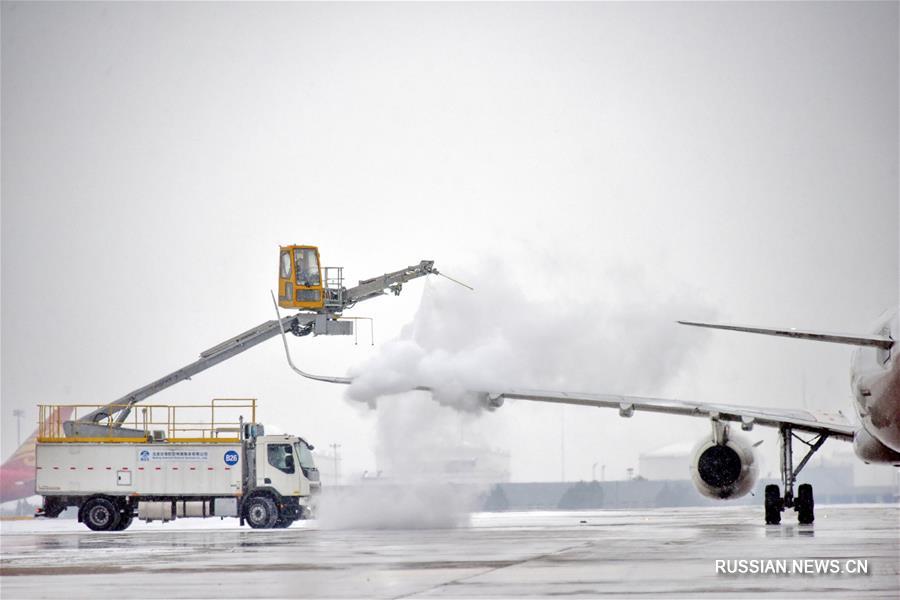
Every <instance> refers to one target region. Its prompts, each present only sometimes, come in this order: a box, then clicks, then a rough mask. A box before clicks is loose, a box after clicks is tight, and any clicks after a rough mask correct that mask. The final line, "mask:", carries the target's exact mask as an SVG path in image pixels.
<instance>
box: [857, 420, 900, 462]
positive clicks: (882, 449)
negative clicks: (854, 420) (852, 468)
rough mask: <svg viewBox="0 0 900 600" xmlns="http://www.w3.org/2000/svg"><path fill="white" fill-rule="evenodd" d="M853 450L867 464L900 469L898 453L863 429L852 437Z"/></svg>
mask: <svg viewBox="0 0 900 600" xmlns="http://www.w3.org/2000/svg"><path fill="white" fill-rule="evenodd" d="M853 450H854V451H855V452H856V455H857V456H858V457H860V458H861V459H863V460H864V461H865V462H867V463H870V462H876V463H891V464H892V465H894V466H895V467H900V452H896V451H894V450H891V449H890V448H888V447H887V446H885V445H884V444H882V443H881V442H880V441H878V440H876V439H875V438H874V437H872V434H870V433H869V432H868V431H866V430H865V429H860V430H859V431H857V432H856V435H854V436H853Z"/></svg>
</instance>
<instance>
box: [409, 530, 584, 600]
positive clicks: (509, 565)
mask: <svg viewBox="0 0 900 600" xmlns="http://www.w3.org/2000/svg"><path fill="white" fill-rule="evenodd" d="M591 545H593V542H590V541H589V542H582V543H580V544H573V545H571V546H566V547H565V548H560V549H559V550H554V551H553V552H545V553H544V554H539V555H537V556H529V557H528V558H523V559H522V560H517V561H514V562H510V563H509V564H506V565H502V566H497V567H489V568H487V569H485V570H484V571H481V572H479V573H473V574H472V575H465V576H464V577H457V578H456V579H451V580H450V581H444V582H442V583H439V584H437V585H433V586H431V587H429V588H426V589H424V590H418V591H416V592H410V593H408V594H403V595H400V596H394V597H393V598H392V600H403V599H404V598H413V597H415V596H418V595H419V594H424V593H427V592H430V591H432V590H436V589H438V588H442V587H444V586H445V585H452V584H455V583H460V582H462V581H465V580H466V579H471V578H473V577H481V576H482V575H487V574H488V573H493V572H494V571H499V570H501V569H508V568H510V567H518V566H519V565H524V564H525V563H528V562H531V561H533V560H540V559H542V558H547V557H549V556H553V555H556V554H561V553H563V552H568V551H569V550H573V549H575V548H584V547H587V546H591Z"/></svg>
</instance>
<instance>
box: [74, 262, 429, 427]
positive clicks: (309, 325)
mask: <svg viewBox="0 0 900 600" xmlns="http://www.w3.org/2000/svg"><path fill="white" fill-rule="evenodd" d="M321 271H322V270H321V269H320V268H319V264H318V249H317V248H315V247H314V246H284V247H282V248H281V262H280V272H279V304H280V305H281V306H283V307H286V308H300V309H301V312H298V313H297V314H294V315H292V316H288V317H284V318H282V319H280V321H279V320H272V321H266V322H265V323H262V324H260V325H257V326H256V327H254V328H252V329H249V330H247V331H245V332H244V333H241V334H240V335H237V336H234V337H232V338H229V339H227V340H225V341H224V342H222V343H220V344H216V345H215V346H213V347H212V348H209V349H208V350H204V351H203V352H201V353H200V357H199V358H198V359H197V360H195V361H194V362H192V363H190V364H188V365H185V366H183V367H181V368H180V369H178V370H176V371H173V372H171V373H169V374H168V375H165V376H163V377H160V378H159V379H157V380H155V381H152V382H150V383H148V384H146V385H144V386H142V387H140V388H138V389H136V390H134V391H132V392H129V393H128V394H125V395H124V396H122V397H121V398H118V399H116V400H114V401H113V402H110V403H109V404H106V405H104V406H102V407H100V408H98V409H96V410H94V411H93V412H91V413H88V414H86V415H84V416H82V417H80V418H78V419H77V420H75V421H66V422H65V423H64V426H63V427H64V430H65V433H66V436H67V437H84V438H96V437H108V436H110V435H113V434H114V435H115V436H116V437H144V436H145V435H146V434H145V432H144V431H142V430H131V429H127V428H124V427H123V426H122V425H123V424H124V423H125V420H126V419H127V418H128V416H129V414H131V410H132V408H133V407H134V405H135V404H137V403H138V402H141V401H142V400H146V399H147V398H149V397H150V396H152V395H154V394H157V393H159V392H161V391H163V390H165V389H166V388H169V387H171V386H173V385H175V384H176V383H178V382H180V381H184V380H185V379H190V378H191V377H193V376H194V375H196V374H198V373H202V372H203V371H205V370H206V369H209V368H210V367H212V366H214V365H217V364H219V363H221V362H224V361H226V360H228V359H229V358H232V357H234V356H237V355H238V354H241V353H242V352H245V351H246V350H249V349H250V348H252V347H254V346H256V345H257V344H260V343H262V342H264V341H266V340H268V339H269V338H272V337H275V336H277V335H279V334H280V333H281V331H282V330H284V331H290V332H291V333H293V334H294V335H297V336H304V335H309V334H313V335H351V334H352V333H353V322H352V321H347V320H340V317H341V313H342V312H343V311H344V310H345V309H349V308H352V307H353V306H354V305H355V304H356V303H358V302H362V301H363V300H369V299H370V298H376V297H378V296H382V295H384V294H386V293H388V292H391V293H392V294H394V295H398V294H400V291H401V290H402V288H403V284H404V283H406V282H408V281H411V280H413V279H417V278H419V277H423V276H425V275H429V274H435V275H438V274H439V273H438V270H437V269H435V268H434V261H432V260H423V261H421V262H419V264H417V265H412V266H409V267H406V268H405V269H400V270H398V271H393V272H391V273H385V274H384V275H379V276H378V277H373V278H371V279H365V280H362V281H360V282H359V284H358V285H356V286H354V287H351V288H346V287H344V286H343V276H342V267H326V268H325V276H324V277H323V276H322V272H321ZM316 294H318V295H316Z"/></svg>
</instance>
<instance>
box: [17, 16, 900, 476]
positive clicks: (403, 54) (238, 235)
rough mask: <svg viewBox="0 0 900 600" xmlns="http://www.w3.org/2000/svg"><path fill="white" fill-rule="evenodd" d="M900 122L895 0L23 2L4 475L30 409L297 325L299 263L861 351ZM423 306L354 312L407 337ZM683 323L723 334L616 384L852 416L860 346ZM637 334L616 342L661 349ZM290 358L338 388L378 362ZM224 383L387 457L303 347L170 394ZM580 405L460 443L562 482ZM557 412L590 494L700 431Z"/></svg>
mask: <svg viewBox="0 0 900 600" xmlns="http://www.w3.org/2000/svg"><path fill="white" fill-rule="evenodd" d="M898 108H900V105H898V5H897V4H896V3H849V4H842V3H793V4H778V3H759V4H735V3H721V4H712V5H711V4H700V3H692V4H679V3H666V4H650V3H636V4H599V3H598V4H592V3H578V4H538V3H528V4H512V3H505V4H406V3H402V4H384V5H383V4H375V3H372V4H328V5H323V4H257V3H252V4H238V3H227V4H225V3H202V4H182V3H176V4H124V3H123V4H88V3H71V4H46V3H40V4H37V3H34V4H20V3H8V2H4V3H3V5H2V410H0V418H2V428H0V432H2V436H3V439H2V450H3V456H4V457H6V456H8V455H9V454H10V453H11V452H12V450H13V449H14V446H15V419H13V418H11V411H12V410H13V409H14V408H22V409H25V410H26V411H27V414H28V416H29V420H30V422H29V424H28V426H25V425H24V424H23V430H28V431H29V432H30V430H31V428H32V427H31V422H33V420H35V419H36V416H37V411H36V408H35V405H36V404H38V403H60V402H69V403H71V402H84V403H94V402H96V403H104V402H108V401H111V400H113V399H115V398H117V397H119V396H120V395H122V394H124V393H126V392H128V391H129V390H132V389H134V388H136V387H139V386H140V385H143V384H144V383H146V382H148V381H150V380H152V379H155V378H156V377H158V376H161V375H163V374H165V373H168V372H169V371H171V370H174V369H175V368H177V367H179V366H181V365H183V364H185V363H187V362H189V361H191V360H193V359H194V358H195V357H196V355H197V353H198V352H200V351H201V350H203V349H205V348H207V347H210V346H212V345H214V344H215V343H218V342H219V341H221V340H223V339H226V338H228V337H230V336H231V335H234V334H237V333H239V332H241V331H243V330H245V329H247V328H249V327H250V326H253V325H255V324H257V323H259V322H261V321H264V320H267V319H270V318H272V316H273V314H272V308H271V303H270V300H269V289H271V288H273V287H274V286H275V282H276V280H275V276H276V259H277V246H278V245H279V244H284V243H292V242H294V243H312V244H317V245H319V246H320V249H321V254H322V257H323V261H324V263H325V264H328V265H343V266H344V267H345V275H347V276H348V277H349V279H350V280H351V282H352V281H355V280H356V279H359V278H364V277H369V276H372V275H376V274H379V273H381V272H384V271H387V270H393V269H396V268H400V267H402V266H405V265H407V264H414V263H416V262H418V261H419V260H420V259H423V258H431V259H434V260H435V261H436V264H437V266H438V267H439V268H443V269H444V270H446V271H447V272H448V273H449V274H451V275H456V274H458V275H460V276H462V275H466V276H467V277H468V278H469V279H470V280H471V281H472V282H473V283H475V285H476V287H477V286H478V282H479V281H488V280H491V278H492V277H493V276H494V275H495V274H496V273H497V271H498V270H503V271H507V270H508V272H509V273H510V274H512V276H513V278H514V280H516V281H520V282H523V284H522V286H521V288H520V289H518V290H517V291H516V292H515V293H512V294H510V296H509V297H508V298H506V299H505V302H504V303H503V304H501V305H500V306H497V310H498V311H503V310H513V307H515V306H516V305H517V303H519V302H528V301H532V300H534V299H537V298H539V299H541V300H542V301H549V302H558V303H559V305H560V307H566V306H567V305H569V304H570V303H571V302H572V301H573V299H578V306H585V305H586V306H587V307H588V308H587V310H586V311H585V314H584V320H585V324H586V327H587V326H588V325H589V324H590V323H596V322H597V321H598V320H599V319H601V318H602V316H603V315H600V314H596V312H594V313H592V311H591V310H590V303H589V302H588V303H587V304H585V299H590V298H591V297H592V295H593V294H602V293H615V289H613V288H614V286H616V285H617V283H616V282H615V281H614V280H607V279H605V275H604V274H605V273H607V272H608V271H609V270H614V271H615V270H619V271H625V272H628V273H631V272H634V271H637V272H640V273H642V275H641V277H642V278H643V280H645V282H646V287H647V289H648V290H649V292H648V295H650V296H655V295H656V294H659V295H661V296H662V295H667V294H669V293H672V292H677V293H678V294H679V295H684V294H688V295H691V296H694V297H696V300H697V305H698V306H713V307H715V309H716V311H717V313H718V318H719V319H721V320H723V321H736V322H742V323H758V324H762V325H786V326H796V327H798V328H800V327H803V328H818V329H826V330H836V331H867V330H868V327H869V325H870V323H871V321H872V320H873V319H874V318H875V317H877V316H878V315H879V313H881V312H882V311H883V310H884V309H885V308H886V307H888V306H890V305H891V304H896V303H897V302H898V294H900V292H898V271H900V266H898V161H900V156H898ZM428 285H434V286H450V285H452V284H450V283H449V282H446V281H445V280H444V281H440V280H436V281H431V282H429V283H428ZM424 288H425V284H424V283H423V282H422V281H419V282H414V283H411V284H409V285H407V286H406V288H405V290H404V293H403V295H402V296H400V297H399V298H393V297H392V298H385V299H379V300H375V301H372V302H370V303H367V304H364V305H360V306H359V307H358V308H357V309H356V310H355V312H354V313H353V314H356V315H364V316H374V317H376V338H377V339H376V341H378V342H384V341H387V340H388V339H390V338H393V337H394V336H395V335H397V334H398V333H399V331H400V328H401V326H402V325H403V324H404V323H406V322H408V321H409V320H411V319H412V317H413V315H414V314H415V311H416V308H417V306H418V303H419V299H420V296H421V293H422V290H423V289H424ZM459 289H460V293H464V292H465V290H462V289H461V288H459ZM476 293H477V292H476ZM519 294H521V296H519ZM621 300H622V301H623V302H625V303H626V304H627V303H628V300H629V299H628V298H627V297H626V298H621ZM693 316H695V315H690V314H686V315H683V317H684V318H692V317H693ZM676 329H677V328H674V327H673V328H672V331H669V330H666V331H665V332H661V334H660V340H661V342H660V343H664V340H668V339H672V338H671V336H681V337H679V338H678V339H679V340H680V341H681V343H684V340H693V339H696V340H698V341H700V340H703V341H704V342H705V343H704V344H703V345H702V346H699V348H700V349H699V350H698V352H699V354H698V355H696V356H693V357H692V358H691V360H689V361H686V362H685V363H684V364H681V365H679V367H678V372H677V373H672V374H671V378H670V380H669V381H668V382H667V383H666V384H665V385H662V386H661V387H660V388H659V389H653V390H646V389H643V388H644V387H645V385H644V384H645V383H646V382H642V381H640V380H639V379H640V377H639V376H636V377H635V381H634V385H633V388H632V387H631V386H627V387H628V389H617V390H605V389H602V390H594V391H611V392H622V393H629V392H634V391H637V390H640V391H642V392H644V393H655V394H658V395H664V394H665V395H674V396H678V397H683V398H690V399H696V400H709V401H719V402H731V403H737V404H756V405H770V406H785V407H788V406H798V407H799V406H802V404H803V400H802V389H803V387H804V383H803V382H804V381H805V389H806V396H807V402H808V404H809V405H810V406H811V407H818V408H823V409H830V410H837V409H844V410H845V411H846V410H847V409H849V407H850V403H849V400H850V394H849V387H848V382H847V374H848V373H847V372H848V362H849V355H850V349H849V348H844V347H841V346H831V345H815V344H802V343H799V342H795V341H793V340H779V339H771V338H757V337H753V336H738V335H734V334H728V333H721V334H712V335H708V336H705V337H704V336H702V335H700V334H698V332H696V331H681V330H676ZM623 330H624V333H622V335H620V336H619V337H618V338H617V339H616V344H617V345H620V346H619V347H620V348H621V352H622V353H629V352H632V353H635V352H638V351H639V352H640V353H653V352H655V349H654V348H653V347H652V345H651V347H647V346H646V345H645V346H641V347H640V348H635V347H634V346H633V345H632V346H630V345H629V343H630V341H631V340H629V336H628V335H627V328H623ZM579 334H580V332H579V330H577V329H573V330H571V331H568V332H566V335H568V336H573V337H574V336H579ZM690 336H695V337H694V338H691V337H690ZM363 339H366V335H365V334H363V335H361V340H363ZM691 343H692V342H691ZM293 347H294V349H295V350H294V351H295V353H296V354H295V358H296V359H297V360H298V361H299V362H301V364H302V365H303V366H305V367H308V369H309V370H313V371H318V372H326V373H337V374H343V373H344V372H345V371H346V369H347V368H348V367H349V366H351V365H353V364H357V363H359V362H361V361H363V360H365V359H366V358H369V357H371V356H372V355H373V352H374V350H373V349H372V348H371V347H369V346H366V345H364V344H360V346H358V347H354V346H353V345H352V340H347V339H341V338H335V339H325V338H318V339H314V340H312V339H308V338H307V339H303V340H293ZM550 351H552V348H548V352H550ZM606 351H608V348H607V349H606ZM598 354H600V355H602V353H598ZM592 359H593V357H592V356H590V355H588V356H584V364H581V365H578V367H579V368H578V369H575V370H577V371H578V372H582V373H583V372H585V365H588V366H589V365H590V361H591V360H592ZM601 367H602V365H598V368H601ZM571 383H572V384H573V385H575V384H577V383H578V380H575V379H572V380H571ZM576 387H577V385H576ZM220 396H232V397H234V396H252V397H258V398H259V399H260V403H261V406H262V413H263V415H262V416H263V420H264V421H266V422H269V423H274V424H276V425H277V426H278V427H279V428H281V429H284V430H289V431H292V432H295V433H299V434H302V435H304V436H306V437H308V438H310V439H311V440H312V441H313V442H314V443H318V444H319V445H320V446H321V447H324V446H326V445H327V444H330V443H332V442H338V443H341V444H342V446H343V455H344V458H345V463H344V467H343V470H344V472H345V473H353V472H358V471H362V470H363V469H370V470H371V469H372V468H373V467H374V443H375V440H376V432H375V419H374V416H373V415H372V414H370V413H367V412H366V411H364V410H360V409H359V408H358V407H355V406H351V405H350V404H349V403H348V402H347V401H346V400H345V399H343V390H341V389H333V388H329V387H328V386H325V385H323V384H317V383H313V382H307V381H301V380H298V378H297V376H296V375H294V374H293V373H292V372H290V371H289V370H288V369H287V367H286V365H285V364H284V360H283V355H282V352H281V348H280V344H279V343H278V342H277V341H271V342H268V343H267V344H265V345H264V346H261V347H258V348H256V349H254V350H252V351H250V352H247V353H246V354H244V355H242V356H240V357H238V358H236V359H234V360H232V361H230V362H228V363H225V364H223V365H220V366H218V367H215V368H214V369H213V370H210V371H208V372H206V373H204V374H202V375H199V376H197V377H196V378H195V379H194V380H193V381H191V382H186V383H183V384H181V385H179V386H177V387H176V388H172V389H171V390H170V391H168V392H166V393H165V394H162V395H160V396H158V397H157V398H156V399H155V400H156V401H158V402H170V401H173V402H174V401H192V402H205V401H207V400H208V399H209V398H212V397H220ZM560 413H561V409H560V408H559V407H554V406H525V405H523V404H522V403H519V404H516V405H508V406H506V407H504V409H503V410H501V411H499V412H498V413H496V414H493V415H489V416H488V417H485V418H483V419H480V420H477V422H474V423H470V424H467V427H468V426H470V427H471V428H472V430H473V434H475V435H478V436H480V437H481V438H482V439H489V440H490V442H491V443H492V444H493V445H495V446H498V447H501V448H506V449H508V450H510V451H511V453H512V457H513V477H514V479H516V480H527V481H533V480H554V479H558V478H559V471H560V464H559V434H560V419H561V417H560ZM564 418H565V420H566V433H567V438H566V456H567V465H566V472H567V476H568V477H569V478H587V477H589V476H590V468H591V465H592V464H593V463H594V462H597V461H599V462H601V463H603V464H607V465H608V467H607V477H609V478H615V477H621V476H623V475H624V471H625V469H626V468H627V467H629V466H633V467H637V454H638V453H639V452H641V451H645V450H650V449H653V448H656V447H659V446H662V445H665V444H668V443H672V442H676V441H681V440H684V439H698V438H699V437H700V436H701V435H703V434H704V433H705V432H706V430H707V428H708V425H706V424H705V423H704V422H702V421H693V420H690V419H671V418H667V417H662V416H658V415H654V416H647V415H638V416H636V417H635V418H634V419H632V420H630V421H624V420H620V419H619V418H618V417H617V416H616V415H615V414H614V413H612V412H602V411H598V410H590V409H582V408H574V407H572V408H567V409H565V417H564ZM757 433H758V432H754V435H755V436H756V437H759V438H765V439H767V440H768V441H767V442H766V444H764V446H763V448H768V450H767V453H768V456H769V457H770V458H771V457H774V454H772V451H773V450H774V448H775V444H774V442H775V437H774V436H773V435H772V434H771V432H759V433H758V435H757ZM24 435H25V434H24V433H23V437H24ZM829 445H831V446H835V445H836V444H829ZM772 460H774V459H773V458H772ZM768 464H769V466H768V470H772V469H774V468H775V467H776V466H777V463H774V462H771V461H770V462H769V463H768ZM764 472H765V471H764Z"/></svg>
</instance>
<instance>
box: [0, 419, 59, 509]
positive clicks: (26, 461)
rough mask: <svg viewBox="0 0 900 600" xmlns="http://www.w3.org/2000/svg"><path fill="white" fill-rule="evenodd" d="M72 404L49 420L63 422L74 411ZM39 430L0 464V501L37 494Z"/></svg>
mask: <svg viewBox="0 0 900 600" xmlns="http://www.w3.org/2000/svg"><path fill="white" fill-rule="evenodd" d="M72 410H73V408H72V407H70V406H65V407H62V409H61V410H58V411H57V412H55V414H53V415H51V416H50V417H49V419H48V420H47V422H48V423H62V422H63V421H65V420H66V419H68V418H69V416H70V415H71V413H72ZM37 435H38V430H37V429H35V430H34V433H32V434H31V435H30V436H28V439H27V440H25V441H24V442H23V443H22V445H21V446H19V448H18V449H17V450H16V451H15V453H14V454H13V455H12V456H10V457H9V460H7V461H6V462H5V463H3V465H0V503H3V502H12V501H13V500H22V499H24V498H28V497H29V496H34V495H35V490H34V476H35V471H34V444H35V442H36V441H37Z"/></svg>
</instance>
